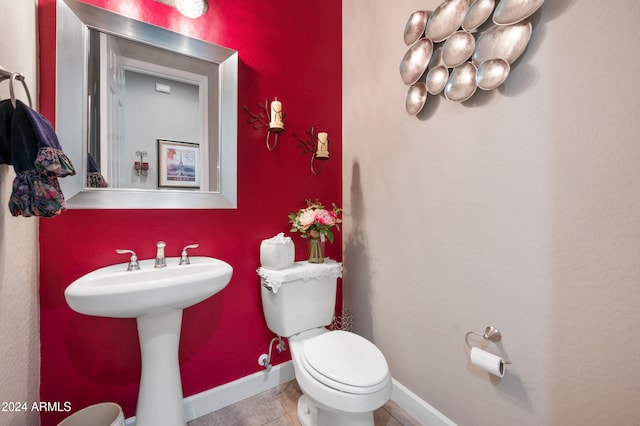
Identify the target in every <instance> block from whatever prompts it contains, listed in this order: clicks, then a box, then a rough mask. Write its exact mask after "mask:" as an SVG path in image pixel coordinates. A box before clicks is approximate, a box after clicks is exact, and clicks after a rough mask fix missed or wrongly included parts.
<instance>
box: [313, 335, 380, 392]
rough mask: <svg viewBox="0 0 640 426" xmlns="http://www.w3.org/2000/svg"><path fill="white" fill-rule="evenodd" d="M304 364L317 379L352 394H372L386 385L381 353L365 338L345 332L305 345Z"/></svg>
mask: <svg viewBox="0 0 640 426" xmlns="http://www.w3.org/2000/svg"><path fill="white" fill-rule="evenodd" d="M302 361H303V365H304V367H305V369H306V370H307V371H308V372H309V374H311V375H312V376H313V377H314V378H315V379H316V380H318V381H320V382H322V383H324V384H326V385H327V386H330V387H333V388H335V389H338V390H342V391H344V392H349V393H357V394H364V393H372V392H376V391H378V390H380V389H382V388H383V387H385V386H386V385H387V381H388V378H389V367H388V365H387V361H386V359H385V358H384V355H382V352H380V350H379V349H378V348H377V347H376V346H375V345H374V344H373V343H371V342H369V341H368V340H367V339H365V338H364V337H361V336H358V335H357V334H354V333H349V332H346V331H342V330H337V331H330V332H328V333H324V334H321V335H319V336H316V337H313V338H311V339H309V340H305V341H304V342H302Z"/></svg>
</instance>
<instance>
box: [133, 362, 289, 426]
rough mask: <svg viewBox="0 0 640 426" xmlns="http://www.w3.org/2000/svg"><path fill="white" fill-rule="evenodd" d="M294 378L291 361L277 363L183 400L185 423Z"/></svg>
mask: <svg viewBox="0 0 640 426" xmlns="http://www.w3.org/2000/svg"><path fill="white" fill-rule="evenodd" d="M294 378H295V375H294V372H293V364H292V363H291V361H287V362H284V363H282V364H278V365H276V366H274V367H273V368H271V371H270V372H269V373H267V372H266V371H258V372H257V373H253V374H250V375H249V376H245V377H242V378H240V379H238V380H234V381H233V382H229V383H225V384H224V385H221V386H218V387H215V388H213V389H209V390H207V391H204V392H200V393H199V394H196V395H192V396H189V397H187V398H185V399H184V412H185V417H186V421H188V422H190V421H191V420H194V419H197V418H198V417H202V416H205V415H207V414H210V413H213V412H214V411H218V410H219V409H221V408H224V407H227V406H229V405H232V404H235V403H236V402H240V401H242V400H245V399H247V398H250V397H252V396H254V395H257V394H259V393H262V392H264V391H267V390H269V389H271V388H275V387H276V386H278V385H280V384H282V383H286V382H289V381H291V380H293V379H294ZM135 422H136V418H135V417H130V418H128V419H127V421H126V425H127V426H134V425H135Z"/></svg>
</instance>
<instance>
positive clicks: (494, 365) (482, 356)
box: [470, 347, 505, 377]
mask: <svg viewBox="0 0 640 426" xmlns="http://www.w3.org/2000/svg"><path fill="white" fill-rule="evenodd" d="M470 358H471V364H473V365H475V366H476V367H480V368H482V369H483V370H484V371H486V372H488V373H491V374H493V375H494V376H498V377H504V372H505V362H504V360H503V359H502V358H500V357H499V356H497V355H494V354H492V353H489V352H487V351H483V350H482V349H480V348H476V347H474V348H471V355H470Z"/></svg>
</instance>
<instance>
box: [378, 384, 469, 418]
mask: <svg viewBox="0 0 640 426" xmlns="http://www.w3.org/2000/svg"><path fill="white" fill-rule="evenodd" d="M392 380H393V391H392V392H391V400H392V401H394V402H395V403H396V404H398V405H399V406H400V407H401V408H402V409H403V410H404V411H406V412H407V414H409V415H410V416H411V417H413V418H414V419H416V420H417V421H418V422H419V423H420V424H421V425H423V426H456V424H455V423H454V422H452V421H451V420H449V418H447V417H446V416H445V415H444V414H442V413H441V412H439V411H438V410H436V409H435V408H433V407H432V406H431V405H429V404H427V402H426V401H424V400H422V399H420V398H419V397H418V395H416V394H414V393H413V392H411V391H410V390H409V389H407V388H406V387H404V386H403V385H401V384H400V383H399V382H398V381H396V380H395V379H392Z"/></svg>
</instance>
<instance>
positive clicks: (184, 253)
mask: <svg viewBox="0 0 640 426" xmlns="http://www.w3.org/2000/svg"><path fill="white" fill-rule="evenodd" d="M198 247H200V244H189V245H188V246H185V247H184V248H183V249H182V254H181V255H180V263H179V264H180V265H188V264H190V263H191V262H190V261H189V254H188V253H187V250H188V249H194V248H198Z"/></svg>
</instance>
